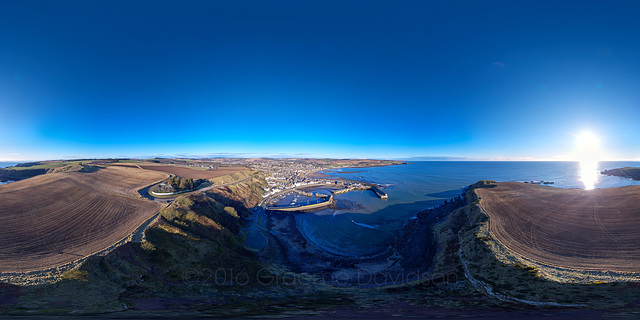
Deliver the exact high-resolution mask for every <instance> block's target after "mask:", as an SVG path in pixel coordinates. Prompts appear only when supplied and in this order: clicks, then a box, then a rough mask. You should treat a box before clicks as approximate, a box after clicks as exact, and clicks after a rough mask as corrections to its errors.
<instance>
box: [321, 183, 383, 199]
mask: <svg viewBox="0 0 640 320" xmlns="http://www.w3.org/2000/svg"><path fill="white" fill-rule="evenodd" d="M354 190H371V191H373V193H375V195H376V196H378V198H380V199H388V198H389V195H388V194H387V193H386V192H384V191H382V190H380V188H378V187H376V186H374V185H356V186H350V187H346V188H344V189H340V190H332V191H331V193H332V194H341V193H346V192H349V191H354Z"/></svg>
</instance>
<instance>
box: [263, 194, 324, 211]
mask: <svg viewBox="0 0 640 320" xmlns="http://www.w3.org/2000/svg"><path fill="white" fill-rule="evenodd" d="M332 203H333V195H330V196H329V198H327V200H325V201H322V202H318V203H312V204H306V205H302V204H300V205H296V206H289V207H267V208H266V209H267V210H272V211H306V210H317V209H319V208H324V207H328V206H330V205H331V204H332Z"/></svg>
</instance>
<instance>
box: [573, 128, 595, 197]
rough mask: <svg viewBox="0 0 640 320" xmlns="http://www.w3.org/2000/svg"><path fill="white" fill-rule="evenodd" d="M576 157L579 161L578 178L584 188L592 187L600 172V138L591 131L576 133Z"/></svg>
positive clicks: (589, 188)
mask: <svg viewBox="0 0 640 320" xmlns="http://www.w3.org/2000/svg"><path fill="white" fill-rule="evenodd" d="M576 144H577V157H578V161H580V180H582V183H583V184H584V188H585V190H591V189H594V188H595V186H596V183H598V178H599V175H600V173H599V172H598V161H599V159H600V139H598V137H597V136H596V135H595V134H593V133H592V132H588V131H585V132H582V133H580V134H579V135H576Z"/></svg>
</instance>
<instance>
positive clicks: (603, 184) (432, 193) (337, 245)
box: [296, 161, 640, 255]
mask: <svg viewBox="0 0 640 320" xmlns="http://www.w3.org/2000/svg"><path fill="white" fill-rule="evenodd" d="M627 166H636V167H638V166H640V162H638V161H609V162H599V163H598V167H597V170H599V171H602V170H607V169H613V168H619V167H627ZM323 173H324V174H327V175H329V176H331V177H334V178H344V179H349V180H355V181H361V182H368V183H378V184H382V185H386V186H387V187H386V188H384V191H385V192H386V193H387V194H388V195H389V198H388V199H384V200H383V199H379V198H378V197H377V196H375V195H374V194H373V193H372V192H369V191H357V192H349V193H344V194H340V195H336V196H334V198H335V199H338V200H340V199H342V200H348V201H353V202H356V203H358V204H360V205H361V207H360V208H358V209H352V210H334V209H325V210H320V211H316V212H310V213H301V214H298V215H296V220H297V224H298V226H299V229H300V231H301V232H302V233H303V235H304V236H305V238H306V239H307V240H309V241H311V242H313V243H315V244H316V245H318V246H320V247H322V248H324V249H326V250H328V251H330V252H334V253H336V254H352V253H354V252H355V253H357V254H363V255H365V254H368V253H371V252H372V251H375V250H377V249H380V246H383V245H384V244H385V243H386V241H387V240H388V239H389V238H390V237H392V236H393V235H394V234H395V233H396V232H397V230H399V229H400V228H401V227H402V225H403V224H404V223H406V221H407V219H411V218H413V217H415V215H416V213H418V212H419V211H421V210H424V209H427V208H431V207H435V206H438V205H439V204H441V203H442V202H443V201H446V200H449V199H452V198H454V197H456V196H457V195H460V194H462V193H463V192H464V188H465V187H467V186H469V185H471V184H473V183H476V182H478V181H480V180H496V181H498V182H503V181H532V180H533V181H549V182H553V184H550V186H552V187H556V188H580V189H584V188H585V184H584V182H583V181H581V175H580V174H581V169H580V163H578V162H567V161H556V162H554V161H413V162H411V163H409V164H406V165H394V166H385V167H370V168H341V169H329V170H324V171H323ZM626 185H640V181H633V180H630V179H625V178H620V177H613V176H604V175H598V176H597V181H596V182H595V188H610V187H619V186H626Z"/></svg>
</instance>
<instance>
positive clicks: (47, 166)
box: [6, 160, 91, 171]
mask: <svg viewBox="0 0 640 320" xmlns="http://www.w3.org/2000/svg"><path fill="white" fill-rule="evenodd" d="M83 162H85V163H89V162H91V161H86V160H84V161H55V162H48V163H43V164H38V165H35V166H32V167H9V168H6V169H7V170H16V171H22V170H33V169H51V168H60V167H64V166H68V165H72V164H82V163H83Z"/></svg>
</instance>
